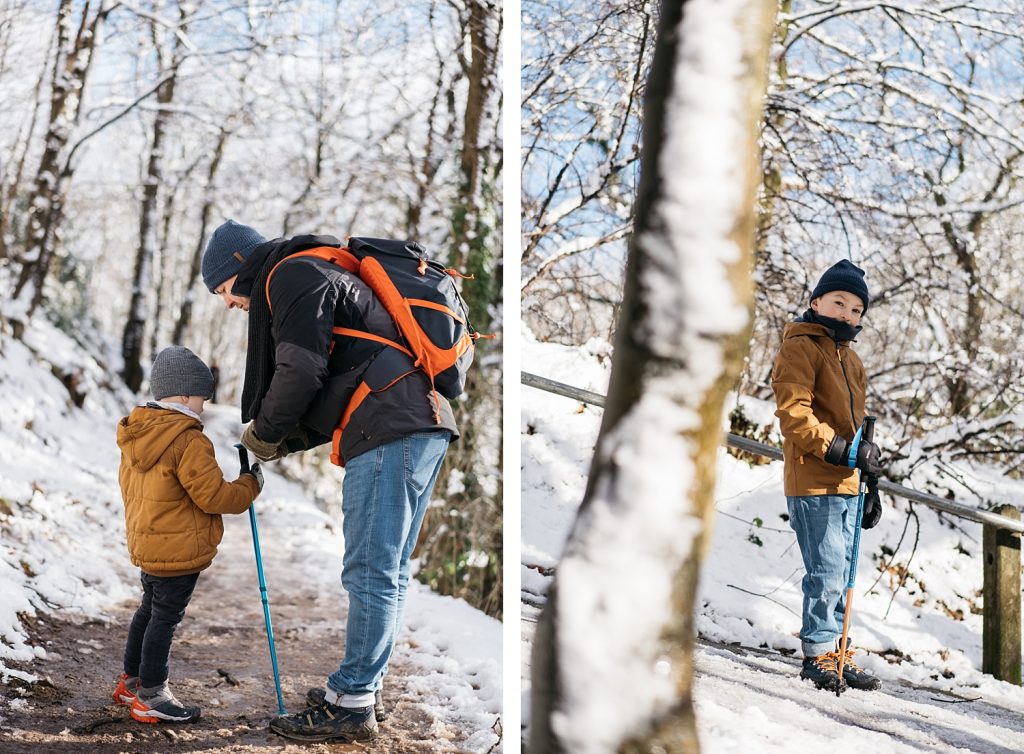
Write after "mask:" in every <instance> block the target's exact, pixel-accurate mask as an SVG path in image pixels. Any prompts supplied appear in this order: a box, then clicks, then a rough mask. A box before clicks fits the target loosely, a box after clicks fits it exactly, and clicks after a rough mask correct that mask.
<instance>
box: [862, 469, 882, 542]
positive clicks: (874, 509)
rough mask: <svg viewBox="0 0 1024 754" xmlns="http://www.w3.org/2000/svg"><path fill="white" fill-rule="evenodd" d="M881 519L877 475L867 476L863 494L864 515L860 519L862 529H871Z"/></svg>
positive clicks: (880, 501) (880, 500)
mask: <svg viewBox="0 0 1024 754" xmlns="http://www.w3.org/2000/svg"><path fill="white" fill-rule="evenodd" d="M881 520H882V498H881V497H880V496H879V494H878V477H873V476H871V477H868V491H867V493H866V494H865V495H864V515H863V517H862V518H861V520H860V527H861V528H862V529H873V528H874V527H875V525H876V524H877V523H878V522H879V521H881Z"/></svg>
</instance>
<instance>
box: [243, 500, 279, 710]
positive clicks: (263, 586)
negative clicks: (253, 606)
mask: <svg viewBox="0 0 1024 754" xmlns="http://www.w3.org/2000/svg"><path fill="white" fill-rule="evenodd" d="M249 526H250V527H251V528H252V546H253V549H254V550H255V551H256V574H257V576H258V577H259V581H260V601H261V602H262V603H263V622H264V624H265V625H266V627H267V644H269V645H270V664H271V665H272V666H273V669H274V689H275V690H276V691H277V711H278V713H280V714H281V715H282V716H284V715H285V714H287V713H286V711H285V708H284V697H283V696H282V695H281V675H280V673H279V672H278V670H277V650H276V649H275V647H274V626H273V624H272V623H271V622H270V602H269V601H268V600H267V582H266V580H265V579H264V578H263V556H262V555H261V554H260V532H259V527H258V526H257V525H256V503H255V502H254V503H253V504H252V505H250V506H249Z"/></svg>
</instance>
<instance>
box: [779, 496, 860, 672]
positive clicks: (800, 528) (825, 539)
mask: <svg viewBox="0 0 1024 754" xmlns="http://www.w3.org/2000/svg"><path fill="white" fill-rule="evenodd" d="M857 501H858V496H857V495H808V496H806V497H787V498H786V502H787V503H788V504H789V525H790V526H792V527H793V531H795V532H796V541H797V543H798V544H799V545H800V554H801V555H802V556H803V559H804V570H805V571H806V573H805V574H804V578H803V582H802V586H803V591H804V605H803V625H802V626H801V627H800V642H801V645H802V648H803V652H804V657H817V656H818V655H821V654H824V653H825V652H831V651H834V650H835V647H836V640H837V639H838V638H839V637H840V636H841V635H842V632H843V611H844V609H845V608H846V584H847V581H848V580H849V578H850V559H851V558H852V557H853V534H854V527H855V526H856V523H857Z"/></svg>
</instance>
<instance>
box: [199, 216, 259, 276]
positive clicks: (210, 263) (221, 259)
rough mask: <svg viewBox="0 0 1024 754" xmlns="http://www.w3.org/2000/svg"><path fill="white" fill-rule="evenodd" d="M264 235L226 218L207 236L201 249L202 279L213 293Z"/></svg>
mask: <svg viewBox="0 0 1024 754" xmlns="http://www.w3.org/2000/svg"><path fill="white" fill-rule="evenodd" d="M266 240H267V239H265V238H264V237H263V236H261V235H260V234H259V233H257V232H256V231H255V230H253V229H252V228H250V227H249V226H248V225H242V224H241V223H236V222H235V221H234V220H227V221H226V222H225V223H224V224H223V225H221V226H220V227H219V228H217V230H215V231H213V235H212V236H210V242H209V243H208V244H206V251H205V252H204V253H203V283H205V284H206V287H207V288H209V289H210V293H213V292H214V290H215V289H216V288H217V286H218V285H220V284H221V283H223V282H224V281H225V280H227V279H228V278H229V277H231V276H232V275H237V274H238V271H239V270H241V269H242V263H243V262H244V261H245V260H246V258H247V257H248V256H249V254H250V253H251V252H252V250H253V249H255V248H256V247H257V246H259V245H260V244H261V243H265V242H266Z"/></svg>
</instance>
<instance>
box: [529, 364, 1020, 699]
mask: <svg viewBox="0 0 1024 754" xmlns="http://www.w3.org/2000/svg"><path fill="white" fill-rule="evenodd" d="M520 381H521V382H522V383H523V384H524V385H527V386H529V387H533V388H537V389H538V390H544V391H546V392H549V393H554V394H556V395H562V396H565V397H566V398H573V399H575V400H578V401H581V402H583V403H589V404H591V405H594V406H601V407H604V396H603V395H601V394H600V393H595V392H592V391H590V390H581V389H580V388H576V387H572V386H571V385H566V384H564V383H562V382H557V381H555V380H551V379H548V378H547V377H541V376H539V375H536V374H530V373H529V372H522V373H521V377H520ZM725 444H726V445H727V446H729V447H730V448H735V449H737V450H743V451H746V452H748V453H754V454H756V455H760V456H765V457H766V458H771V459H772V460H774V461H781V460H782V450H781V449H780V448H776V447H775V446H773V445H767V444H765V443H763V442H758V441H757V440H751V439H750V438H747V437H741V436H739V435H734V434H732V433H727V434H726V439H725ZM878 488H879V489H880V490H881V491H883V492H888V493H889V494H890V495H893V496H894V497H902V498H905V499H907V500H910V501H912V502H915V503H921V504H922V505H926V506H928V507H929V508H934V509H935V510H938V511H942V512H943V513H948V514H950V515H951V516H956V517H958V518H962V519H966V520H968V521H974V522H976V523H979V524H981V525H982V527H983V529H982V562H983V567H984V580H983V589H982V590H983V599H984V614H983V616H982V663H981V670H982V672H983V673H989V674H991V675H993V676H995V677H996V678H998V679H999V680H1001V681H1008V682H1010V683H1015V684H1017V685H1018V686H1020V685H1021V573H1020V569H1021V557H1020V535H1021V533H1022V532H1024V522H1022V521H1021V514H1020V510H1018V509H1017V508H1016V507H1014V506H1012V505H1001V506H999V507H998V508H996V509H995V510H994V511H985V510H978V509H977V508H972V507H970V506H969V505H964V504H963V503H958V502H956V501H955V500H947V499H945V498H941V497H937V496H935V495H929V494H928V493H926V492H919V491H917V490H912V489H910V488H908V487H903V486H902V485H899V484H895V483H893V482H890V481H887V480H885V479H882V480H880V481H879V484H878Z"/></svg>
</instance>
